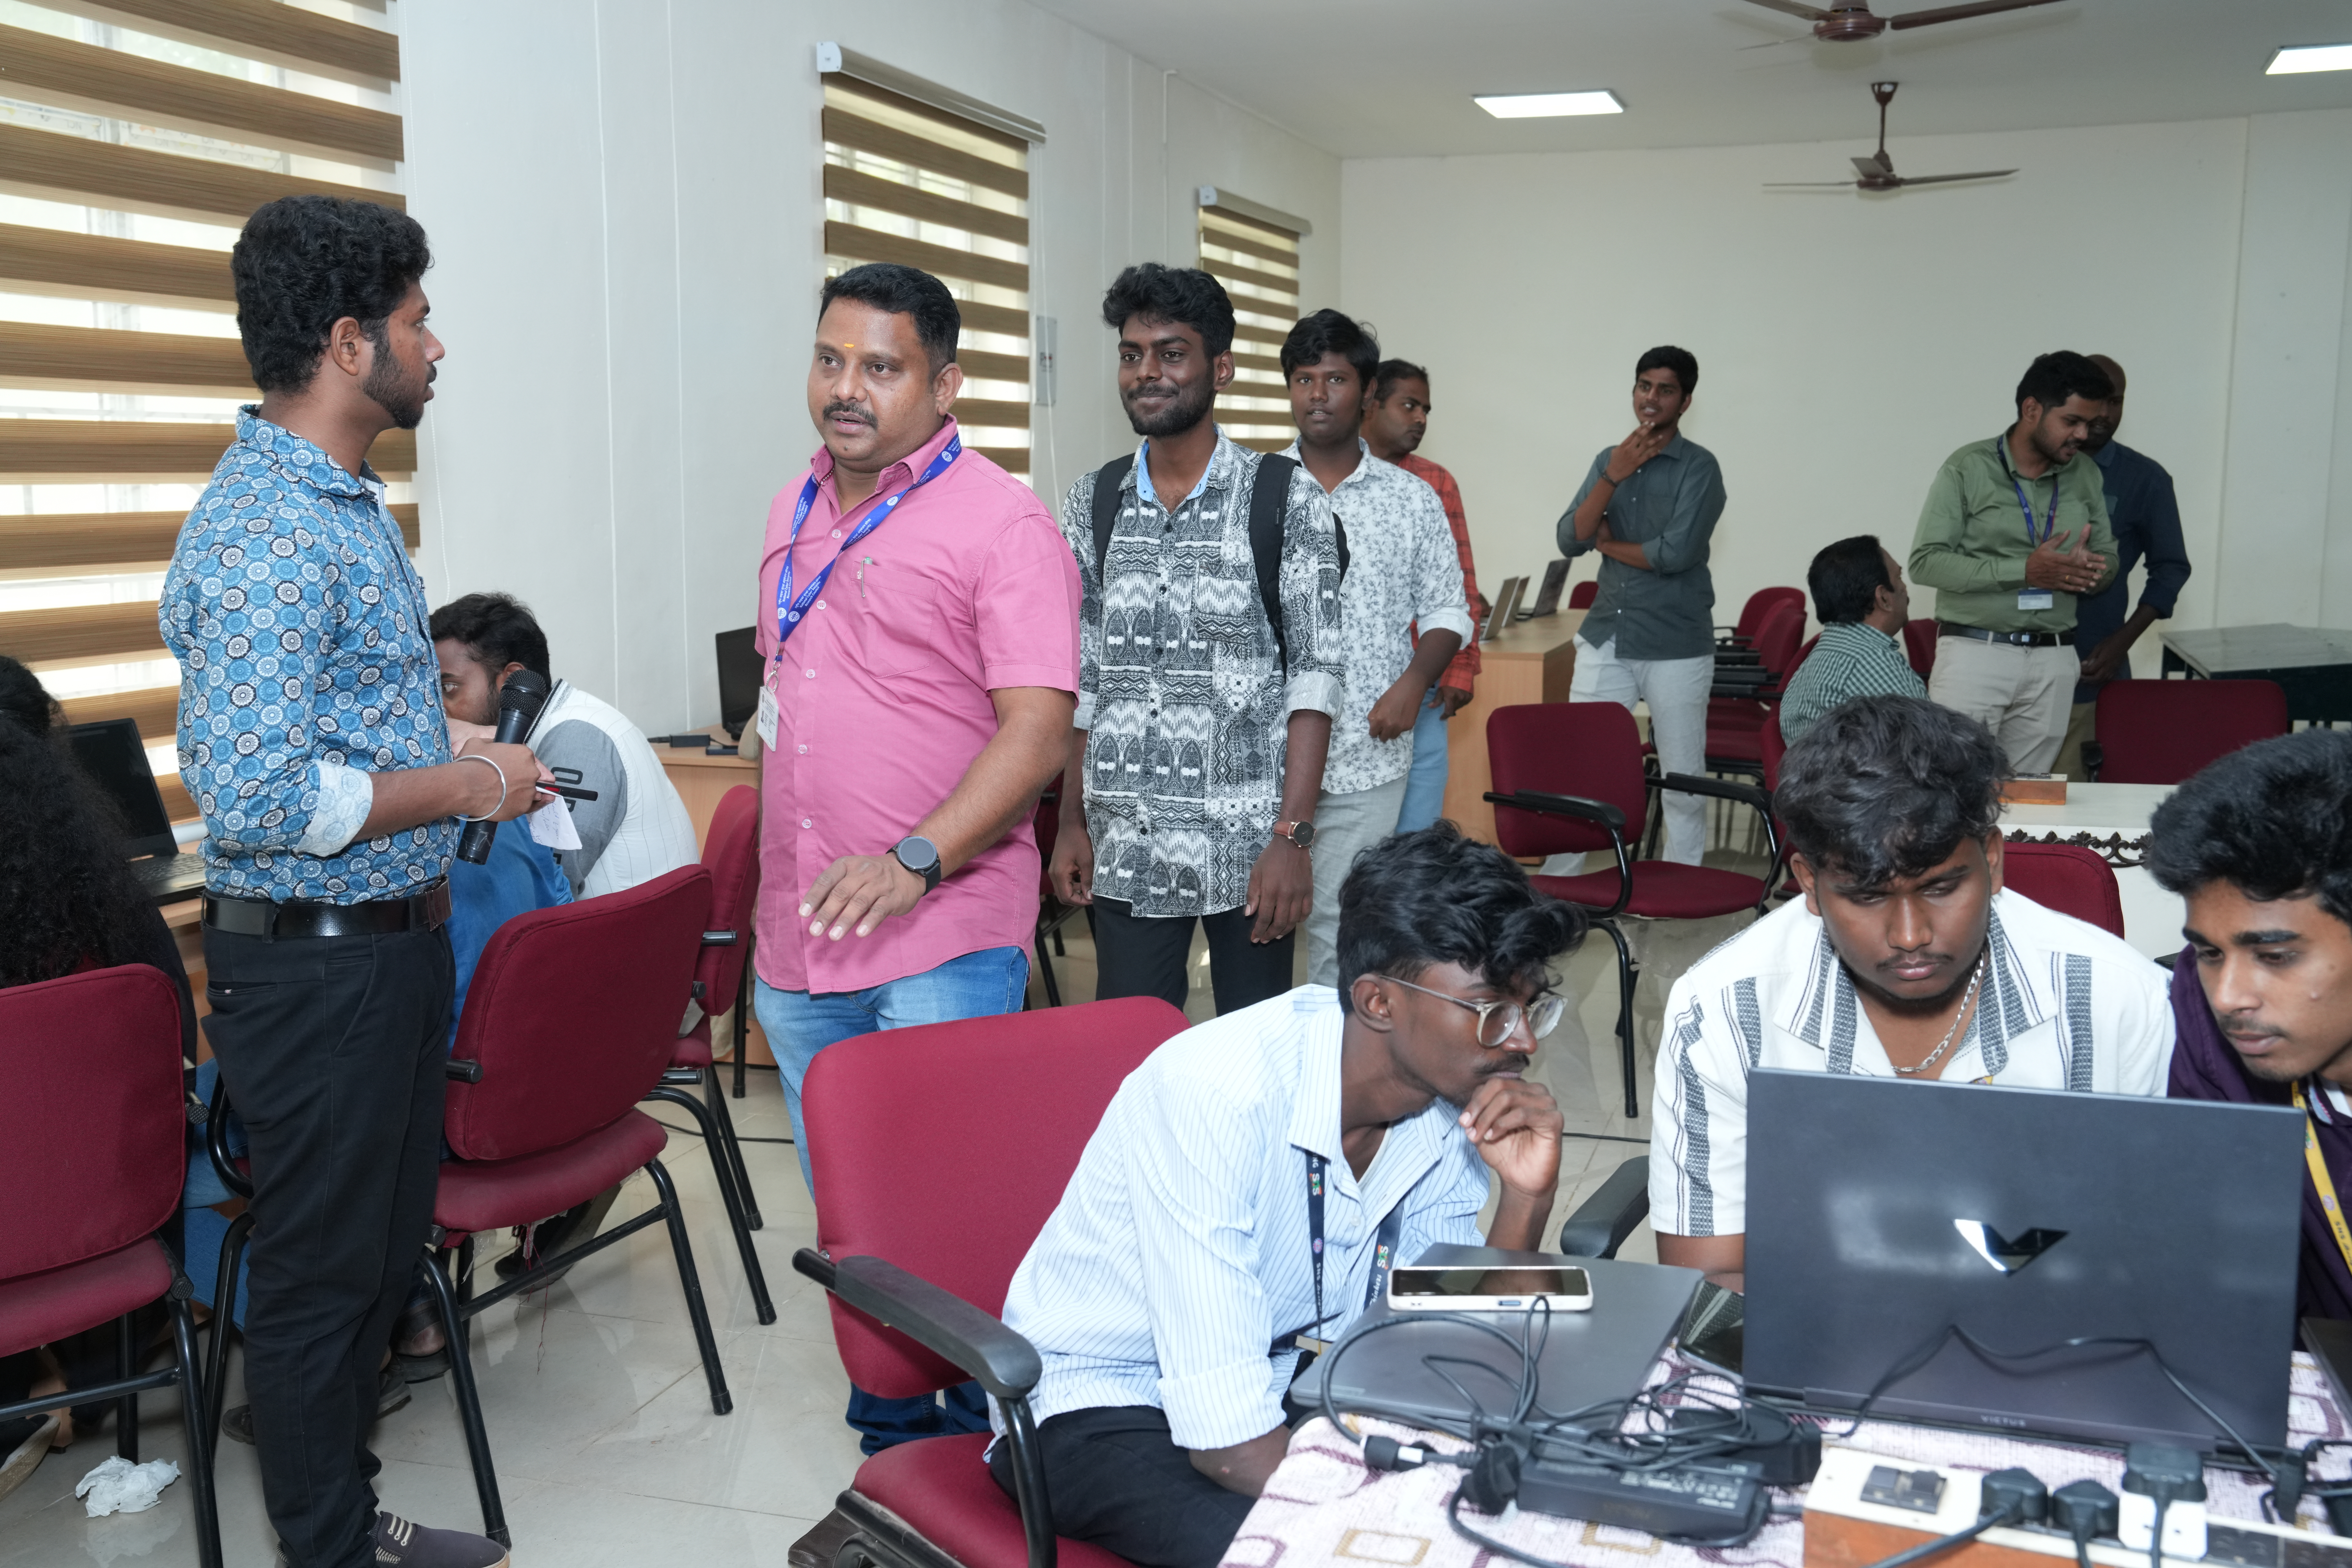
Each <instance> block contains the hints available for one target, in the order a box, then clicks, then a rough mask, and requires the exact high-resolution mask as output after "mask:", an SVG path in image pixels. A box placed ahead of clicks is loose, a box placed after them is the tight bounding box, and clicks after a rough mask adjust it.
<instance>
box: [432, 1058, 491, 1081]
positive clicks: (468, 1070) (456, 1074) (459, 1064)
mask: <svg viewBox="0 0 2352 1568" xmlns="http://www.w3.org/2000/svg"><path fill="white" fill-rule="evenodd" d="M441 1076H442V1077H444V1078H452V1079H457V1081H458V1082H459V1083H479V1082H481V1081H482V1064H481V1063H479V1062H477V1061H468V1060H467V1058H464V1057H451V1058H449V1059H448V1060H446V1061H445V1062H443V1063H442V1064H441Z"/></svg>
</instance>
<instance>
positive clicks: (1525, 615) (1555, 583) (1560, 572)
mask: <svg viewBox="0 0 2352 1568" xmlns="http://www.w3.org/2000/svg"><path fill="white" fill-rule="evenodd" d="M1567 585H1568V561H1567V558H1566V557H1564V556H1563V557H1562V558H1560V559H1559V560H1557V561H1554V562H1553V563H1551V564H1550V565H1549V566H1547V567H1545V568H1544V574H1543V586H1542V587H1540V588H1538V589H1537V590H1536V603H1535V608H1533V609H1531V610H1521V611H1520V612H1519V613H1518V615H1517V616H1515V617H1514V618H1515V619H1517V620H1522V621H1538V620H1541V619H1542V618H1543V617H1544V616H1556V615H1558V614H1559V594H1560V590H1561V589H1562V588H1564V587H1566V586H1567Z"/></svg>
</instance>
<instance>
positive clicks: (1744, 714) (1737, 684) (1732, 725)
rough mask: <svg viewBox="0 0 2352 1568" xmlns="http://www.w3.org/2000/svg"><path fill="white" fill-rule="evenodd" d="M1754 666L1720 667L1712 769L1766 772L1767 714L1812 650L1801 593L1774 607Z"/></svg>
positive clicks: (1710, 742)
mask: <svg viewBox="0 0 2352 1568" xmlns="http://www.w3.org/2000/svg"><path fill="white" fill-rule="evenodd" d="M1813 640H1814V642H1818V641H1820V640H1821V639H1820V638H1818V637H1816V638H1814V639H1813ZM1800 645H1802V646H1800ZM1755 651H1756V660H1757V662H1756V663H1755V664H1754V665H1753V666H1750V667H1748V668H1722V667H1718V668H1717V670H1716V674H1715V692H1714V695H1712V696H1710V697H1709V698H1708V699H1707V704H1706V771H1707V772H1709V773H1738V774H1741V775H1744V776H1747V777H1750V778H1761V777H1762V776H1763V758H1762V753H1761V752H1760V750H1759V747H1760V746H1761V745H1762V741H1761V739H1760V737H1761V736H1762V734H1763V731H1764V721H1765V718H1766V717H1767V716H1768V715H1769V713H1770V712H1771V710H1773V709H1774V708H1777V707H1778V706H1779V705H1780V693H1781V691H1782V690H1783V689H1786V688H1787V686H1788V684H1789V677H1790V676H1791V675H1794V674H1795V673H1796V672H1797V666H1798V665H1800V664H1801V663H1802V662H1804V655H1805V654H1807V653H1810V652H1811V651H1812V643H1808V642H1806V641H1805V606H1804V601H1803V599H1802V598H1801V597H1800V598H1799V599H1798V600H1797V602H1796V603H1794V604H1790V602H1788V601H1787V600H1785V599H1784V600H1781V601H1780V602H1779V603H1777V604H1776V605H1773V606H1772V609H1771V612H1770V614H1769V615H1768V616H1766V617H1765V621H1764V626H1763V628H1762V630H1761V631H1760V632H1759V634H1758V636H1757V640H1756V647H1755Z"/></svg>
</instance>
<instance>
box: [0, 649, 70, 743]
mask: <svg viewBox="0 0 2352 1568" xmlns="http://www.w3.org/2000/svg"><path fill="white" fill-rule="evenodd" d="M5 719H14V720H15V721H16V722H17V723H19V724H22V725H23V726H24V727H25V728H26V729H27V730H30V731H32V732H33V733H34V734H36V735H47V733H48V732H49V731H52V730H54V729H56V728H57V727H58V725H59V724H62V723H63V722H64V721H65V710H64V709H62V708H60V707H58V700H57V699H56V698H54V697H52V696H50V695H49V689H48V688H47V687H46V686H43V685H42V684H41V678H40V677H39V676H37V675H35V674H34V673H33V672H32V671H31V670H29V669H26V668H25V667H24V666H23V665H21V664H19V663H17V662H16V660H15V659H13V658H9V657H8V656H7V655H6V654H5V653H0V720H5Z"/></svg>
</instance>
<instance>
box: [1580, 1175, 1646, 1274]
mask: <svg viewBox="0 0 2352 1568" xmlns="http://www.w3.org/2000/svg"><path fill="white" fill-rule="evenodd" d="M1649 1217H1650V1157H1649V1156H1648V1155H1647V1154H1636V1155H1634V1156H1633V1158H1632V1159H1630V1160H1628V1161H1626V1162H1625V1163H1623V1164H1622V1165H1620V1166H1618V1167H1617V1169H1616V1171H1615V1172H1614V1173H1612V1175H1611V1176H1610V1178H1609V1179H1608V1180H1607V1181H1605V1182H1603V1183H1601V1190H1600V1191H1598V1192H1596V1193H1594V1194H1592V1195H1591V1197H1589V1198H1587V1199H1585V1200H1584V1201H1583V1202H1582V1203H1580V1204H1579V1205H1576V1212H1575V1213H1574V1214H1572V1215H1569V1216H1568V1223H1567V1224H1565V1225H1563V1226H1560V1227H1559V1249H1560V1250H1561V1251H1562V1252H1564V1253H1566V1254H1568V1256H1569V1257H1570V1258H1614V1257H1616V1256H1617V1249H1618V1248H1619V1247H1622V1246H1624V1245H1625V1238H1626V1237H1629V1236H1631V1235H1633V1227H1634V1226H1638V1225H1640V1224H1641V1223H1642V1222H1643V1220H1645V1219H1647V1218H1649Z"/></svg>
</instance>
